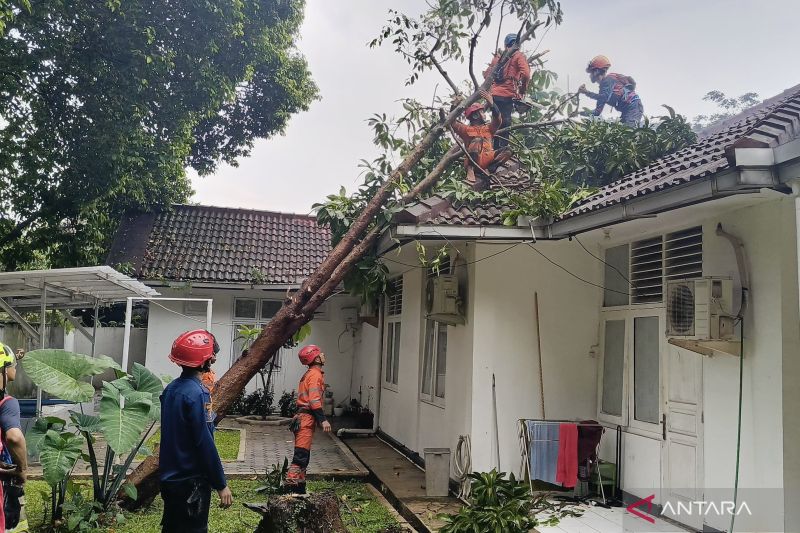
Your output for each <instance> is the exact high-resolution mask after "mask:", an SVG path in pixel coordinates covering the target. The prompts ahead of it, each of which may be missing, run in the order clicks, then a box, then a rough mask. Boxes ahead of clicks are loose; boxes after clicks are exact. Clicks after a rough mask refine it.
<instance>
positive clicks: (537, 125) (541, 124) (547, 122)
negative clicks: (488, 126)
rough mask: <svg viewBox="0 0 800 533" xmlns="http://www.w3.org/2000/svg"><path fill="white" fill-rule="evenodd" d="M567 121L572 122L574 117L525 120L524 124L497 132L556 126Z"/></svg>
mask: <svg viewBox="0 0 800 533" xmlns="http://www.w3.org/2000/svg"><path fill="white" fill-rule="evenodd" d="M565 122H572V119H571V118H562V119H558V120H545V121H542V122H525V123H523V124H514V125H512V126H508V127H506V128H502V129H499V130H497V133H506V132H510V131H515V130H524V129H535V128H546V127H548V126H556V125H558V124H563V123H565Z"/></svg>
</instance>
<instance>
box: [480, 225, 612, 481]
mask: <svg viewBox="0 0 800 533" xmlns="http://www.w3.org/2000/svg"><path fill="white" fill-rule="evenodd" d="M534 246H536V248H537V249H539V250H541V251H542V252H543V253H544V254H545V255H546V256H547V257H548V258H549V259H551V260H553V261H554V262H556V263H558V264H561V265H565V266H567V268H568V269H569V270H570V271H571V272H572V273H573V274H575V275H577V276H580V277H581V278H583V279H585V280H586V281H587V282H589V283H594V284H596V285H600V284H601V280H600V275H601V267H602V264H600V263H599V262H598V261H597V260H595V259H592V258H591V257H590V256H589V255H588V254H586V252H585V251H583V250H582V249H581V248H580V247H579V246H578V244H577V243H575V242H569V241H558V242H542V241H540V242H539V243H537V244H535V245H534ZM508 247H509V244H508V243H501V244H484V243H479V244H477V251H476V260H480V259H482V258H487V257H488V256H490V255H492V254H496V253H498V252H500V251H501V250H503V249H505V248H508ZM601 292H602V291H601V290H600V289H598V288H597V287H594V286H592V285H589V284H588V283H583V282H580V281H578V280H577V279H576V278H574V277H573V276H571V275H570V274H568V273H567V272H565V271H563V270H561V269H559V268H558V267H556V266H554V265H553V264H551V263H550V262H548V261H547V260H546V259H544V258H543V257H542V256H540V255H538V254H537V253H536V252H534V251H533V250H531V249H530V248H529V247H528V246H527V245H524V244H521V245H519V246H516V247H515V248H513V249H511V250H509V251H507V252H503V253H501V254H499V255H497V256H495V257H492V258H489V259H486V260H482V261H480V262H478V263H476V264H475V295H474V298H475V302H476V306H475V312H474V314H475V317H474V320H473V324H474V328H475V330H474V347H473V354H474V363H473V374H472V388H473V394H472V399H471V401H472V455H473V457H472V462H473V468H474V469H475V470H488V469H491V468H494V467H496V466H497V464H496V454H497V448H496V444H495V442H496V438H495V428H494V407H493V401H492V375H494V376H495V382H496V394H497V410H498V412H499V417H498V429H499V451H500V468H501V469H502V470H504V471H506V472H518V471H519V466H520V452H519V445H518V439H517V421H518V420H519V419H521V418H542V411H541V400H540V388H539V363H538V355H537V343H536V334H535V314H534V293H538V299H539V317H540V330H541V337H542V338H541V346H542V368H543V375H544V393H545V414H546V417H547V418H548V419H560V418H561V419H575V418H585V419H591V418H594V417H595V416H596V390H597V389H596V387H597V385H596V380H597V361H596V358H595V357H594V356H593V353H594V352H595V350H594V349H593V346H594V345H596V344H597V324H598V317H599V310H600V307H599V306H600V302H601V296H602V294H601Z"/></svg>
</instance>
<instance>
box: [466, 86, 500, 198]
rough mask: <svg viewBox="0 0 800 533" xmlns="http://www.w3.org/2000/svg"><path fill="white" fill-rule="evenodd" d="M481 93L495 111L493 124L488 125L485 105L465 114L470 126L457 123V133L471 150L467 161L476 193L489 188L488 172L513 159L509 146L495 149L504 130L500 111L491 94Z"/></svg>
mask: <svg viewBox="0 0 800 533" xmlns="http://www.w3.org/2000/svg"><path fill="white" fill-rule="evenodd" d="M480 93H481V96H483V98H484V99H485V100H486V102H487V103H488V104H489V107H491V109H492V121H491V122H489V123H488V124H487V123H486V118H485V117H484V113H483V110H484V104H482V103H478V102H476V103H474V104H472V105H470V106H469V107H467V109H466V110H465V111H464V115H465V116H466V117H467V120H468V121H469V124H464V123H463V122H460V121H456V122H454V123H453V132H454V133H455V134H456V135H457V136H458V137H459V138H460V139H461V140H462V141H463V143H464V146H465V147H466V150H467V156H466V157H465V158H464V166H465V167H466V169H467V183H468V184H469V185H470V186H471V187H472V188H473V189H475V190H483V189H485V188H487V187H488V185H489V183H488V177H487V176H486V171H487V170H490V169H494V168H496V167H497V166H498V165H500V164H502V163H503V162H504V161H506V160H507V159H508V158H509V157H510V156H511V152H510V150H508V148H507V147H506V148H503V149H501V150H499V151H495V149H494V145H493V144H492V140H493V139H494V134H495V133H496V132H497V130H498V129H499V128H500V124H501V118H500V109H498V107H497V104H496V103H495V101H494V98H493V97H492V95H491V94H489V93H487V92H486V91H481V92H480Z"/></svg>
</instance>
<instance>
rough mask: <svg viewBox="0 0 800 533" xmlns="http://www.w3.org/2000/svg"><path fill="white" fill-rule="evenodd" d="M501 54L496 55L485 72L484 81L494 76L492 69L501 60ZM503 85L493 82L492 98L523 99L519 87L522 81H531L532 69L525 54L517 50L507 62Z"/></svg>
mask: <svg viewBox="0 0 800 533" xmlns="http://www.w3.org/2000/svg"><path fill="white" fill-rule="evenodd" d="M500 55H501V54H495V56H494V59H492V62H491V63H489V68H487V69H486V70H485V71H484V72H483V79H486V78H488V77H489V76H490V75H491V74H492V69H493V68H494V66H495V65H496V64H497V62H498V61H499V60H500ZM503 78H504V79H503V81H502V82H501V83H497V82H493V83H492V89H491V91H490V92H491V94H492V96H503V97H506V98H521V95H520V93H519V85H520V81H521V80H525V82H526V83H527V82H528V81H529V80H530V79H531V67H530V65H528V59H527V58H526V57H525V54H523V53H522V52H520V51H519V50H517V51H516V52H514V54H513V55H512V56H511V58H510V59H509V60H508V62H506V66H505V73H504V76H503Z"/></svg>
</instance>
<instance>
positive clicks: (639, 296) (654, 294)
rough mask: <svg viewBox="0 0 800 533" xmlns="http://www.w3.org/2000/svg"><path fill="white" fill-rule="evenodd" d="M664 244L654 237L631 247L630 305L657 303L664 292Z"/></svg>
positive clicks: (659, 238)
mask: <svg viewBox="0 0 800 533" xmlns="http://www.w3.org/2000/svg"><path fill="white" fill-rule="evenodd" d="M663 250H664V243H663V240H662V238H661V237H660V236H659V237H655V238H653V239H647V240H644V241H638V242H635V243H633V246H632V247H631V293H632V294H631V303H634V304H643V303H658V302H660V301H662V300H663V292H664V256H663Z"/></svg>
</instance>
